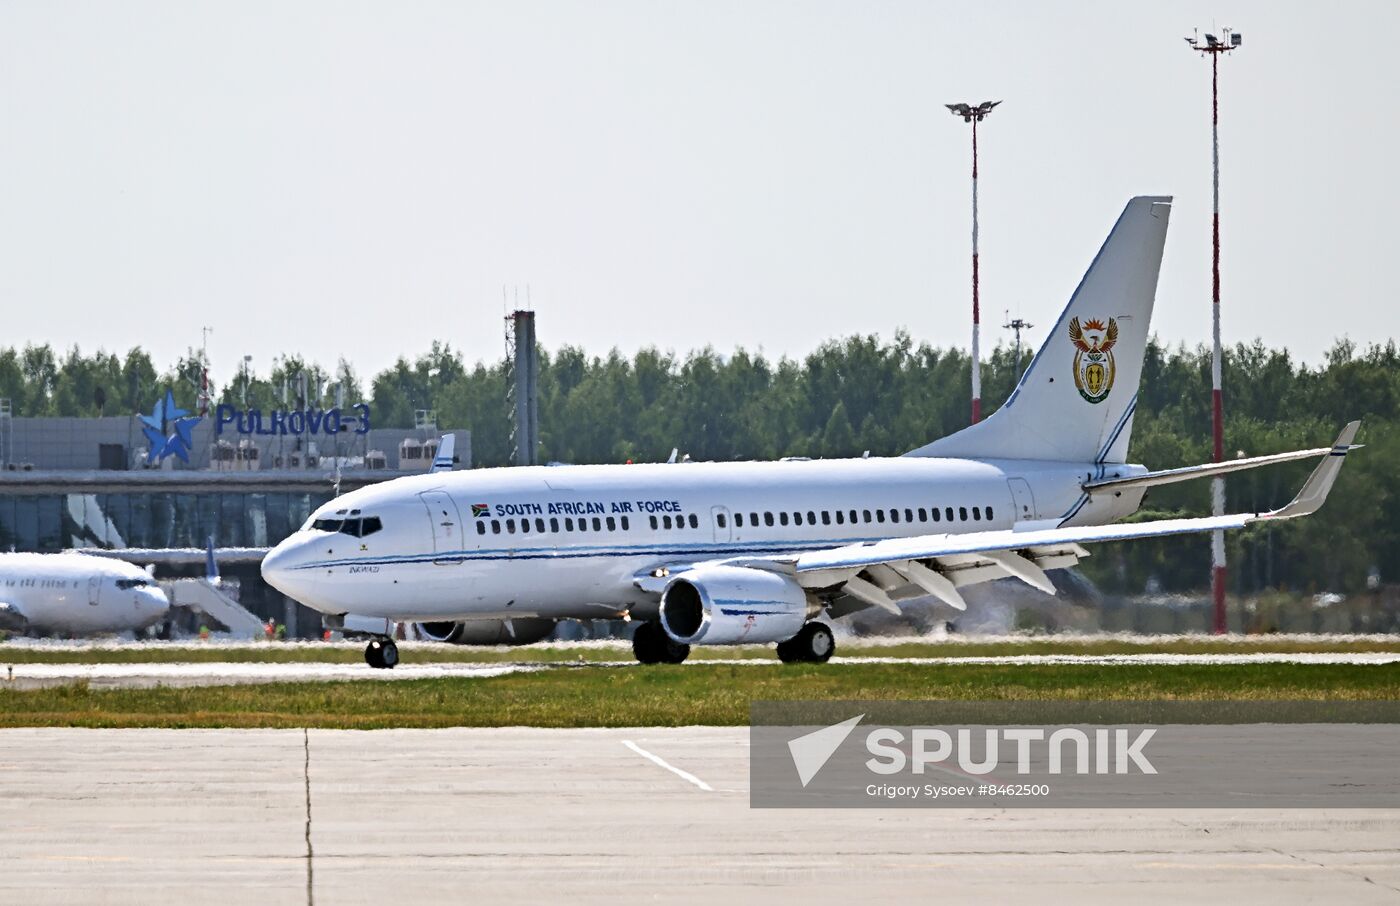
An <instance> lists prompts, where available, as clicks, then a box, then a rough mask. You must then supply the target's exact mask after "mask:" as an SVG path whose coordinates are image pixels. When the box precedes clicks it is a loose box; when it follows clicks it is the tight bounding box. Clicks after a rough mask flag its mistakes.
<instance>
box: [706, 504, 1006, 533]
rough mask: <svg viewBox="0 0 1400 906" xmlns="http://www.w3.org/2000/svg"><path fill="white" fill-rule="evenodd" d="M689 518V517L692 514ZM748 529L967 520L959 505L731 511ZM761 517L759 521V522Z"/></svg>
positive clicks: (986, 515)
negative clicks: (872, 508) (804, 510)
mask: <svg viewBox="0 0 1400 906" xmlns="http://www.w3.org/2000/svg"><path fill="white" fill-rule="evenodd" d="M692 518H693V517H692ZM746 518H747V524H748V526H749V527H750V528H757V527H758V526H760V525H764V526H772V525H817V524H818V523H819V522H820V524H822V525H832V524H833V523H834V524H836V525H846V524H848V523H849V524H850V525H858V524H861V523H870V522H875V523H879V524H884V523H886V522H889V523H893V524H899V523H901V522H902V523H908V524H913V523H915V522H921V523H929V522H944V521H946V522H967V521H969V510H968V508H967V507H965V506H960V507H951V506H949V507H943V508H942V509H940V508H938V507H918V508H917V509H915V508H914V507H904V508H902V509H901V508H898V507H895V508H892V509H888V510H885V509H877V510H864V509H862V510H821V511H816V510H807V511H806V512H803V511H802V510H796V511H794V512H791V513H786V512H779V513H777V514H774V513H771V512H767V511H764V512H762V513H758V512H749V513H748V514H747V517H746V515H745V514H744V513H742V512H740V513H735V514H734V527H735V528H743V527H744V525H745V519H746ZM992 518H993V517H992V508H991V507H989V506H987V507H981V506H975V507H972V509H971V519H970V521H972V522H981V521H982V520H983V519H987V520H990V519H992ZM760 520H761V521H760ZM716 521H717V522H718V524H719V527H720V528H725V527H726V525H725V518H724V514H723V513H720V514H718V515H717V516H716Z"/></svg>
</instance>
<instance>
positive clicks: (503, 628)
mask: <svg viewBox="0 0 1400 906" xmlns="http://www.w3.org/2000/svg"><path fill="white" fill-rule="evenodd" d="M413 628H414V629H416V630H417V631H418V637H419V638H421V639H427V640H428V641H430V642H448V643H450V644H452V645H529V644H530V643H532V642H538V641H539V640H540V639H543V638H544V637H545V636H547V635H549V634H550V633H551V632H553V631H554V621H553V620H548V619H544V618H542V617H522V618H519V619H512V620H462V621H460V622H450V623H449V622H445V621H439V622H432V623H414V624H413Z"/></svg>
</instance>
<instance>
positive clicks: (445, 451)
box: [428, 434, 457, 472]
mask: <svg viewBox="0 0 1400 906" xmlns="http://www.w3.org/2000/svg"><path fill="white" fill-rule="evenodd" d="M456 446H457V435H455V434H444V435H443V436H442V440H440V441H439V442H438V451H437V456H434V457H433V467H432V468H431V469H429V470H428V471H429V472H451V471H452V463H453V462H454V460H455V458H456V457H455V456H454V453H455V448H456Z"/></svg>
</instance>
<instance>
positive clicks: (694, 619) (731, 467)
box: [262, 197, 1358, 667]
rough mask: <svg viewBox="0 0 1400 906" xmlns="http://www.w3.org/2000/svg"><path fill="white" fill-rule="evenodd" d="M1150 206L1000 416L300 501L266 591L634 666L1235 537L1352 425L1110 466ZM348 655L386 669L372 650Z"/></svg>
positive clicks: (1089, 282) (270, 559)
mask: <svg viewBox="0 0 1400 906" xmlns="http://www.w3.org/2000/svg"><path fill="white" fill-rule="evenodd" d="M1170 213H1171V199H1170V198H1157V197H1141V198H1134V199H1132V200H1131V201H1130V202H1129V203H1128V205H1127V207H1126V208H1125V209H1124V211H1123V213H1122V215H1121V216H1120V217H1119V218H1118V221H1117V223H1116V224H1115V225H1114V227H1113V230H1112V232H1111V233H1110V234H1109V237H1108V239H1107V241H1106V242H1105V243H1104V245H1103V248H1102V249H1100V251H1099V254H1098V256H1097V257H1096V258H1095V259H1094V261H1093V263H1092V264H1090V266H1089V270H1088V272H1087V273H1086V274H1085V275H1084V278H1083V280H1082V281H1081V282H1080V284H1079V287H1078V289H1076V290H1075V292H1074V295H1073V296H1072V297H1071V299H1070V301H1069V304H1068V306H1067V307H1066V308H1065V310H1064V312H1063V314H1061V315H1060V319H1059V322H1058V323H1057V324H1056V325H1055V327H1054V329H1053V330H1052V331H1051V332H1050V334H1049V335H1048V336H1047V337H1046V339H1045V342H1044V344H1043V345H1042V346H1041V349H1040V351H1039V352H1038V354H1037V355H1036V357H1035V360H1034V361H1033V362H1032V363H1031V366H1030V368H1028V369H1027V370H1026V373H1025V374H1024V375H1023V376H1022V378H1021V381H1020V383H1019V384H1018V385H1017V387H1016V389H1015V391H1014V392H1013V393H1012V394H1011V396H1010V398H1009V399H1008V400H1007V401H1006V404H1005V405H1003V406H1002V407H1001V408H1000V409H999V410H997V411H996V412H995V413H994V414H992V415H991V416H990V417H989V418H987V419H985V420H984V421H982V422H980V423H978V424H975V425H972V426H971V427H969V428H965V429H963V430H961V431H958V432H957V433H955V434H952V435H950V436H948V437H945V438H943V439H942V440H938V441H934V442H933V443H930V444H928V445H926V446H923V447H920V448H919V449H917V450H913V451H911V452H910V453H907V454H905V455H904V456H901V457H895V458H877V457H871V458H863V459H850V460H825V461H787V462H767V463H760V462H729V463H695V464H692V465H691V466H689V467H688V468H684V469H677V468H675V467H674V466H669V465H665V464H656V465H616V466H613V465H597V466H565V467H554V468H549V467H539V468H505V469H482V470H477V471H464V472H451V473H447V474H430V475H423V476H413V477H407V478H399V479H396V480H393V481H389V482H385V483H383V484H377V485H374V486H372V487H367V488H363V489H361V490H357V491H353V492H351V493H349V494H346V495H345V496H343V497H340V498H338V499H336V500H334V501H332V502H330V503H328V504H326V505H325V506H324V507H321V508H320V509H319V510H317V511H316V512H315V513H313V514H312V516H311V518H310V519H309V520H308V521H307V523H306V525H304V526H303V527H302V528H301V530H300V531H297V532H296V533H294V534H293V535H291V536H290V537H288V538H287V539H286V540H285V541H283V542H282V543H281V544H279V545H278V546H277V547H276V548H274V549H273V550H272V551H271V552H270V553H269V554H268V556H267V557H266V559H264V561H263V564H262V573H263V576H264V578H266V580H267V581H268V582H269V583H270V584H271V585H273V586H274V587H275V588H277V589H278V590H280V591H282V592H283V593H285V594H287V595H290V596H291V597H293V598H295V599H297V600H299V601H301V602H303V603H304V604H306V605H307V606H309V607H312V608H314V609H316V610H319V611H321V612H322V613H325V614H328V615H338V614H344V613H347V612H353V613H356V614H362V615H365V616H369V617H376V618H380V619H385V620H404V621H420V622H427V623H431V624H435V625H447V624H450V623H453V622H458V621H460V622H464V623H468V622H469V621H473V620H482V619H487V620H510V619H516V618H525V617H528V618H546V619H562V618H579V619H589V618H619V617H621V618H624V619H631V620H635V621H639V622H640V624H641V625H639V626H638V627H637V630H636V633H635V635H634V638H633V649H634V653H635V655H636V657H637V659H638V660H639V661H641V662H643V663H655V662H669V663H679V662H680V661H682V660H684V659H685V657H686V655H687V654H688V653H689V650H690V646H692V645H724V644H738V643H756V642H776V643H778V654H779V656H780V657H781V658H782V659H783V660H784V661H816V662H821V661H825V660H827V659H828V658H829V657H830V656H831V653H832V650H833V649H834V640H833V638H832V633H831V630H830V628H829V627H828V626H826V625H825V624H824V623H823V622H820V621H818V620H816V619H815V618H817V617H821V616H826V617H839V616H841V615H844V614H846V613H850V612H853V611H855V610H859V609H862V608H865V607H871V606H874V607H882V608H886V609H888V610H892V611H895V612H898V609H899V603H900V601H902V600H907V599H910V598H915V597H922V598H927V597H928V596H932V597H933V598H936V599H938V600H940V601H942V602H944V603H946V604H947V605H948V606H950V607H954V608H958V609H962V608H963V607H965V606H966V605H965V604H964V602H963V598H962V595H961V593H960V591H959V590H960V589H962V588H965V587H966V586H968V585H972V584H975V583H979V582H987V581H990V580H993V579H999V578H1003V577H1008V576H1010V577H1015V578H1017V579H1020V580H1022V581H1024V582H1026V583H1028V584H1030V585H1032V586H1034V587H1036V588H1039V589H1042V590H1044V591H1046V592H1048V593H1053V592H1054V586H1053V585H1052V584H1051V582H1050V580H1049V578H1047V576H1046V573H1045V571H1046V570H1048V569H1055V568H1059V567H1067V566H1072V565H1074V564H1075V563H1077V562H1078V561H1079V559H1080V558H1082V557H1085V556H1087V555H1088V551H1086V550H1085V549H1084V548H1083V547H1082V546H1081V545H1084V544H1087V543H1091V542H1097V541H1115V540H1123V539H1131V538H1148V537H1157V536H1162V535H1176V534H1182V533H1187V532H1204V531H1210V530H1215V529H1234V528H1239V527H1241V526H1244V525H1246V524H1248V523H1251V522H1255V521H1260V520H1279V519H1290V518H1293V517H1296V516H1303V515H1307V514H1309V513H1312V512H1314V511H1315V510H1316V509H1317V508H1318V507H1319V506H1321V504H1322V502H1323V500H1324V499H1325V498H1326V496H1327V493H1328V491H1329V490H1330V489H1331V487H1332V483H1333V482H1334V481H1335V479H1336V477H1337V474H1338V472H1339V470H1340V468H1341V465H1342V461H1343V457H1344V456H1345V455H1346V453H1347V451H1348V450H1350V449H1351V448H1352V440H1353V439H1354V438H1355V436H1356V430H1357V427H1358V423H1356V422H1353V423H1351V424H1349V425H1347V426H1346V428H1345V429H1344V430H1343V431H1342V433H1341V436H1340V437H1338V438H1337V441H1336V443H1335V444H1334V445H1333V446H1331V447H1328V448H1319V449H1314V450H1302V451H1295V452H1291V453H1283V454H1279V455H1274V456H1262V457H1255V458H1253V459H1248V460H1235V461H1233V462H1229V463H1221V464H1212V465H1201V466H1192V467H1189V468H1186V469H1171V470H1166V471H1159V472H1152V471H1149V470H1148V469H1147V468H1145V467H1143V466H1140V465H1130V464H1128V462H1127V451H1128V439H1129V435H1130V434H1131V433H1132V424H1133V411H1134V409H1135V407H1136V404H1137V389H1138V384H1139V380H1140V378H1141V375H1142V362H1143V355H1144V351H1145V348H1146V344H1147V338H1148V330H1149V324H1150V321H1151V317H1152V305H1153V297H1154V296H1155V294H1156V287H1157V273H1158V269H1159V267H1160V265H1161V259H1162V248H1163V244H1164V241H1165V238H1166V230H1167V220H1168V217H1169V215H1170ZM1316 456H1322V457H1325V458H1324V459H1323V460H1322V462H1321V463H1320V464H1319V465H1318V467H1317V468H1316V469H1315V470H1314V471H1313V473H1312V475H1311V476H1310V477H1309V478H1308V480H1307V483H1306V484H1305V485H1304V486H1303V489H1302V491H1301V492H1300V493H1299V494H1298V496H1297V497H1296V498H1295V499H1294V500H1293V501H1292V502H1291V503H1289V504H1288V505H1287V506H1285V507H1283V508H1282V509H1279V510H1275V511H1272V512H1266V513H1243V514H1238V515H1226V516H1220V517H1206V518H1192V519H1168V520H1160V521H1155V522H1138V523H1133V524H1128V525H1110V524H1109V523H1113V522H1115V521H1117V520H1120V519H1122V518H1124V517H1126V516H1129V515H1131V514H1132V513H1134V512H1135V511H1136V510H1137V509H1138V507H1139V504H1140V503H1141V501H1142V497H1143V494H1144V493H1145V491H1146V490H1147V489H1148V488H1149V487H1152V486H1154V485H1160V484H1167V483H1170V482H1176V481H1183V480H1187V479H1192V478H1199V477H1203V476H1213V475H1220V474H1223V473H1226V472H1233V471H1237V470H1240V469H1246V468H1254V467H1257V466H1261V465H1265V464H1269V463H1277V462H1286V461H1289V460H1295V459H1302V458H1305V457H1316ZM365 657H366V660H367V661H368V662H369V663H370V664H371V665H372V666H376V667H391V666H393V665H394V664H395V663H397V660H398V652H397V650H396V649H395V647H394V644H393V641H392V640H390V639H387V638H383V639H376V640H375V641H373V642H371V643H370V646H369V647H368V648H367V650H366V653H365Z"/></svg>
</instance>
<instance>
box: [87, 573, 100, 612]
mask: <svg viewBox="0 0 1400 906" xmlns="http://www.w3.org/2000/svg"><path fill="white" fill-rule="evenodd" d="M101 593H102V577H101V576H89V577H88V605H89V606H91V607H96V606H97V598H98V596H99V595H101Z"/></svg>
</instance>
